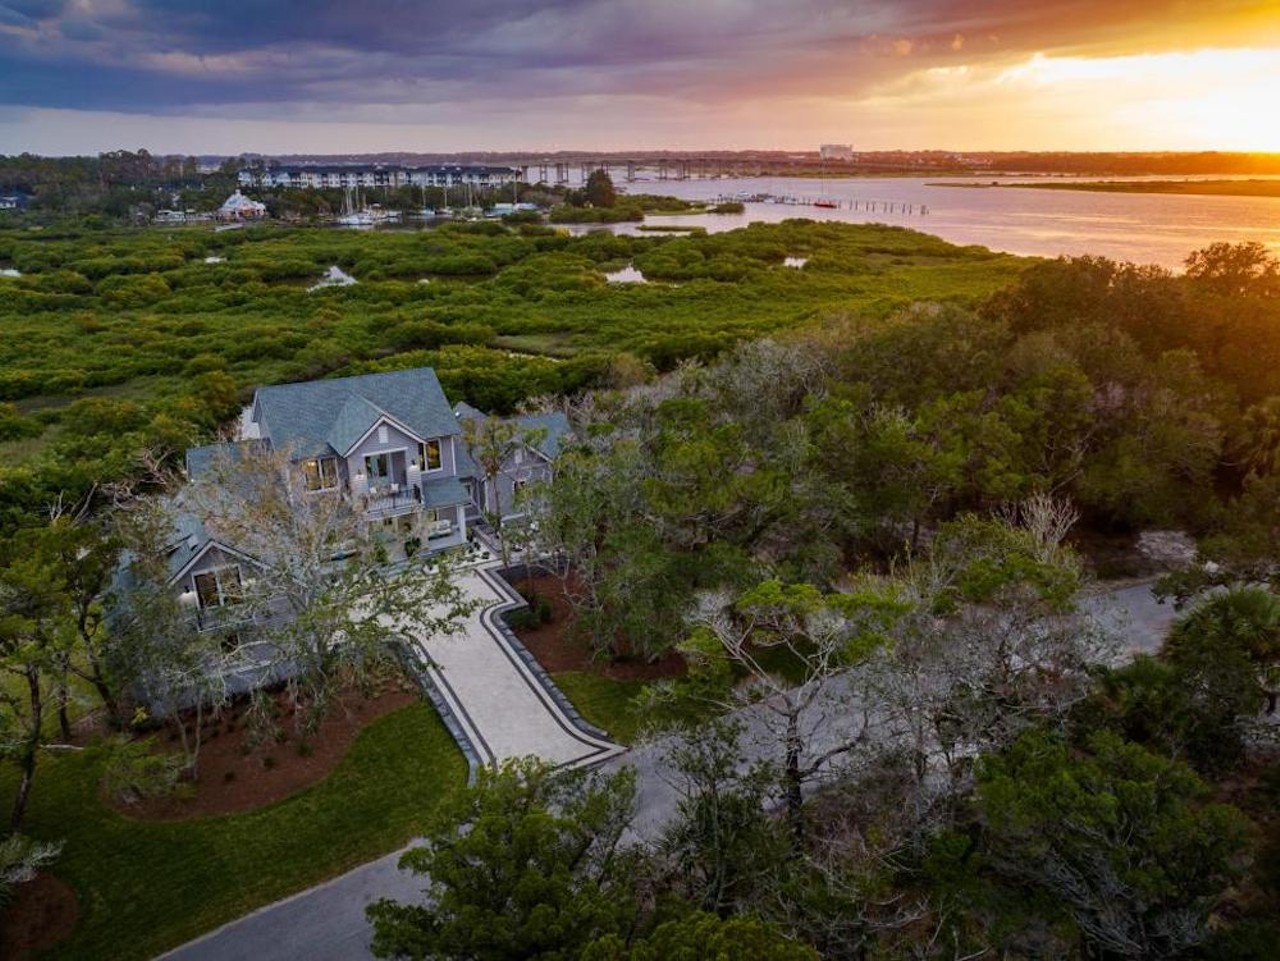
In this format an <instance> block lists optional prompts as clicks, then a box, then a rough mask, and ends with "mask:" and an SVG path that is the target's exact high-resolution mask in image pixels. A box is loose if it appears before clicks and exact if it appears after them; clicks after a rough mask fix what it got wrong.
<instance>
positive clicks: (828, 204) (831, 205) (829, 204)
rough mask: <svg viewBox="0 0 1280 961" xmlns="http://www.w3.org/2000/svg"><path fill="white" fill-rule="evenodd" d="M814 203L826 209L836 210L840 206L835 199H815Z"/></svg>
mask: <svg viewBox="0 0 1280 961" xmlns="http://www.w3.org/2000/svg"><path fill="white" fill-rule="evenodd" d="M813 205H814V206H815V207H823V208H825V209H826V210H835V209H836V207H837V206H838V205H837V204H836V202H835V201H834V200H815V201H814V202H813Z"/></svg>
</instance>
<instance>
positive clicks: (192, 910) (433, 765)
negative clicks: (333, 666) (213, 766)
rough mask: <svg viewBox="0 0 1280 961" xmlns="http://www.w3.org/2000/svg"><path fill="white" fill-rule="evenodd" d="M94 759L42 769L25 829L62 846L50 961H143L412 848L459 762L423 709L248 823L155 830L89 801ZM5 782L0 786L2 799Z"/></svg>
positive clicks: (49, 763) (372, 729)
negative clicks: (67, 912)
mask: <svg viewBox="0 0 1280 961" xmlns="http://www.w3.org/2000/svg"><path fill="white" fill-rule="evenodd" d="M100 767H101V765H100V761H99V759H98V758H97V756H96V755H95V754H94V752H92V751H87V752H85V753H83V754H78V755H74V756H61V757H56V758H42V759H41V767H40V770H39V773H38V775H37V779H36V784H35V790H34V794H33V799H32V807H31V813H30V817H29V820H28V824H27V831H28V833H30V834H31V835H33V836H35V837H38V838H42V839H46V838H47V839H53V838H62V839H64V840H65V841H66V847H65V850H64V853H63V856H62V858H61V859H60V860H59V861H58V864H57V866H56V872H57V874H58V875H59V876H61V877H62V878H63V879H65V880H66V881H68V882H69V883H70V884H71V885H72V886H73V887H74V888H75V889H76V894H77V895H78V896H79V898H80V910H81V920H80V923H79V925H78V926H77V928H76V932H75V936H74V937H73V938H72V940H71V941H69V942H65V943H63V944H62V945H59V946H58V947H56V948H54V949H53V951H52V956H53V957H57V958H60V959H62V958H65V959H69V961H72V959H77V958H82V959H93V961H109V959H135V958H138V959H141V958H151V957H154V956H155V955H156V954H157V953H159V952H161V951H164V950H166V949H168V948H172V947H175V946H176V945H178V944H181V943H182V942H184V941H187V940H189V939H191V938H193V937H195V936H196V935H198V934H201V933H202V932H204V931H208V930H210V929H211V928H214V927H216V926H218V925H219V924H222V923H224V922H226V921H229V920H231V919H233V918H235V917H238V916H240V915H242V914H244V913H245V912H247V911H249V910H251V909H253V908H256V907H259V906H261V905H263V904H267V903H269V902H271V901H273V900H276V899H278V898H280V897H283V896H285V895H287V894H290V893H291V892H294V891H298V890H300V889H302V888H305V887H308V886H310V885H312V884H315V883H317V882H319V881H322V880H324V879H326V878H329V877H332V876H334V875H336V874H339V873H341V872H342V871H344V870H347V869H349V868H352V867H354V866H356V865H358V864H361V863H363V862H365V861H368V860H371V859H373V858H375V857H377V856H379V855H382V854H386V853H388V852H390V851H393V850H395V849H396V848H397V847H399V846H400V845H402V844H404V843H405V842H407V841H408V840H409V839H410V838H412V837H414V836H415V835H416V834H417V833H418V832H419V831H420V830H421V829H422V826H423V824H424V821H425V820H426V819H427V818H428V817H429V816H430V815H431V813H432V811H433V810H434V809H435V807H436V805H437V804H439V802H440V801H441V799H442V798H443V797H445V796H446V795H448V794H449V793H451V792H453V791H456V790H458V789H460V788H461V787H462V786H463V785H464V784H465V783H466V763H465V761H464V760H463V758H462V755H461V753H460V752H459V751H458V749H457V747H456V746H455V745H454V743H453V741H452V740H451V739H450V737H449V735H448V733H447V732H446V731H445V729H444V726H443V725H442V724H441V723H440V720H439V718H438V717H437V716H436V714H435V713H434V712H433V711H432V710H431V708H430V707H428V706H427V705H424V704H415V705H413V706H411V707H407V708H404V709H402V710H399V711H396V712H394V713H392V714H389V715H387V716H386V717H383V718H380V719H379V720H377V721H375V722H373V723H372V724H370V725H369V727H368V728H366V729H365V730H364V731H363V732H362V733H361V735H360V737H359V739H358V740H357V741H356V743H355V745H354V747H352V749H351V751H350V753H349V754H348V755H347V757H346V758H345V759H344V760H343V762H342V763H341V765H340V766H339V767H338V769H337V770H336V771H335V772H334V773H333V774H332V775H331V776H330V777H329V778H328V779H327V780H325V781H323V782H321V783H320V784H318V785H316V786H315V787H313V788H310V789H308V790H306V791H304V792H302V793H300V794H297V795H295V796H294V797H291V798H289V799H288V800H285V801H282V802H280V803H278V804H275V805H271V806H268V807H264V808H261V809H259V810H257V811H252V812H249V813H247V814H240V815H231V816H227V817H217V818H206V819H200V820H191V821H182V822H172V823H155V822H145V821H138V820H134V819H131V818H127V817H123V816H121V815H119V814H117V813H116V812H115V811H113V810H111V809H110V808H108V807H106V806H105V805H104V804H103V803H102V802H101V800H100V795H99V790H98V785H99V780H100V775H101V770H100ZM12 788H13V778H12V776H11V773H10V772H9V771H6V772H5V774H4V777H3V779H0V796H5V797H8V796H11V794H12Z"/></svg>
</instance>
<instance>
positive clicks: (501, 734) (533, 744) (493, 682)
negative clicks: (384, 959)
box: [161, 564, 626, 961]
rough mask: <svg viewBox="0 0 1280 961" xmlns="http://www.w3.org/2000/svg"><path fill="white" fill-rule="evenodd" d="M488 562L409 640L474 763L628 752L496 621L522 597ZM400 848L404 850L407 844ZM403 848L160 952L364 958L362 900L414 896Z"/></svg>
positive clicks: (186, 956)
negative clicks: (454, 622)
mask: <svg viewBox="0 0 1280 961" xmlns="http://www.w3.org/2000/svg"><path fill="white" fill-rule="evenodd" d="M497 566H498V565H496V564H489V565H483V566H479V567H472V568H466V569H463V570H461V571H459V572H458V575H457V577H456V580H455V583H456V584H457V585H458V587H459V588H461V589H462V590H463V591H464V592H465V593H466V595H467V596H468V597H469V598H471V599H473V600H475V601H478V602H479V604H478V606H477V609H476V610H475V611H474V612H473V613H472V614H471V615H470V616H468V617H467V619H466V621H465V623H463V624H462V625H460V627H459V629H458V630H457V631H456V632H455V633H454V634H452V635H450V636H442V637H429V638H420V639H418V640H416V641H414V642H413V644H412V647H413V649H414V652H415V653H416V654H417V656H418V659H419V662H420V663H419V665H417V667H418V670H419V673H420V674H421V675H423V676H424V680H426V682H427V683H428V686H429V687H430V688H431V689H432V694H433V696H432V700H433V702H434V703H435V705H436V708H437V709H438V710H439V711H440V713H441V716H442V717H443V718H444V720H445V723H446V725H447V726H448V727H449V730H450V732H451V733H452V734H453V736H454V738H455V739H457V740H458V742H459V745H460V746H461V747H462V750H463V753H464V754H466V755H467V759H468V761H469V762H470V763H471V765H472V768H473V770H474V767H475V766H476V765H477V764H494V763H501V762H502V761H505V760H509V759H511V758H517V757H524V756H526V755H530V754H532V755H536V756H537V757H540V758H542V759H544V760H546V761H550V762H551V763H553V764H556V765H558V766H563V767H583V766H587V765H591V764H597V763H600V762H603V761H607V760H609V759H611V758H615V757H617V756H619V755H621V754H623V753H624V752H625V751H626V748H624V747H622V746H621V745H618V744H614V743H613V742H612V741H610V740H608V737H607V736H606V735H605V733H604V732H603V731H597V730H596V729H594V728H592V727H591V726H590V725H588V724H586V722H584V721H583V720H582V718H581V717H579V716H578V714H577V712H576V711H575V710H574V709H573V707H572V705H570V704H569V702H568V700H567V699H565V697H564V695H563V694H561V693H560V691H559V690H558V689H557V688H556V686H555V684H554V682H553V681H552V680H551V679H550V678H549V677H548V676H547V674H546V672H545V671H543V670H542V668H541V667H539V666H538V664H537V661H535V660H534V659H533V658H532V657H531V656H530V655H529V653H528V652H527V651H526V650H525V649H524V647H523V646H522V645H521V644H520V642H519V640H517V639H516V637H515V635H514V634H512V633H511V630H510V629H509V628H508V627H507V626H506V624H505V622H504V621H503V620H502V616H501V615H502V614H503V613H504V612H505V611H509V610H511V609H512V608H515V607H519V606H520V605H521V604H522V603H524V602H523V600H522V599H521V598H520V596H519V595H518V594H516V593H515V591H513V590H512V589H511V587H510V585H508V584H507V583H506V581H504V580H503V579H502V578H501V577H500V576H499V575H498V573H497ZM405 850H408V849H407V848H406V849H405ZM403 853H404V851H397V852H395V853H394V854H389V855H386V856H385V857H382V858H379V859H378V860H376V861H372V862H370V863H368V864H365V865H363V866H361V867H359V868H356V869H355V870H353V871H350V872H348V873H347V874H344V875H341V876H340V877H337V878H334V879H333V880H331V881H328V882H326V883H324V884H321V885H319V886H317V887H314V888H310V889H308V890H305V891H301V892H299V893H298V894H295V895H293V896H292V897H289V898H285V899H284V900H282V901H277V902H275V903H274V904H269V905H267V906H265V907H263V908H260V909H258V910H257V911H255V912H253V913H252V914H249V915H247V916H245V917H242V918H239V919H238V920H235V921H232V922H230V923H229V924H226V925H224V926H222V927H221V928H218V929H216V930H214V931H211V932H210V933H209V934H206V935H204V936H202V937H200V938H197V939H196V940H194V941H189V942H187V943H186V944H184V945H182V946H181V947H179V948H176V949H175V950H173V951H170V952H169V953H168V954H165V955H162V956H161V957H162V958H163V959H164V961H295V959H298V958H306V959H308V961H365V959H372V957H373V955H372V953H371V952H370V951H369V938H370V933H371V929H370V927H369V923H368V921H366V920H365V915H364V909H365V906H366V905H368V904H370V903H372V902H373V901H375V900H377V899H378V898H383V897H392V898H396V899H399V900H405V901H408V900H413V899H414V898H416V897H417V896H418V894H419V892H420V891H421V888H422V887H423V882H422V881H421V879H419V878H416V877H414V876H413V875H411V874H409V873H407V872H404V871H401V870H399V868H398V862H399V860H400V856H401V854H403Z"/></svg>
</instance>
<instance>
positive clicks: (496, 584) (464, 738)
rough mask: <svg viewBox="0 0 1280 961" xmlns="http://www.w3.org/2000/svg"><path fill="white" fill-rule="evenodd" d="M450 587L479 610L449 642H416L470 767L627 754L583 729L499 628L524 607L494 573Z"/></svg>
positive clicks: (574, 763)
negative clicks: (533, 759) (529, 758)
mask: <svg viewBox="0 0 1280 961" xmlns="http://www.w3.org/2000/svg"><path fill="white" fill-rule="evenodd" d="M455 583H456V584H457V585H458V587H459V588H460V589H461V590H462V591H463V592H464V593H465V594H466V595H467V597H468V598H470V599H472V600H474V601H478V602H479V606H478V608H477V609H476V610H475V611H474V612H473V613H472V614H471V615H470V616H469V617H468V618H467V619H466V622H465V623H464V624H463V625H462V626H461V627H460V628H459V630H458V631H457V632H456V633H454V634H453V635H450V636H433V637H429V638H424V639H420V640H418V641H415V642H414V644H413V648H414V650H415V651H416V653H417V654H418V655H419V657H420V658H421V660H422V663H423V673H424V674H425V675H426V680H427V681H428V682H429V683H430V684H431V685H432V686H433V687H434V688H435V689H436V693H437V694H438V695H439V699H437V700H436V706H437V708H438V709H440V710H441V713H442V714H443V715H444V716H445V721H446V723H447V724H448V725H449V728H450V731H451V732H452V733H453V735H454V737H455V738H457V739H458V741H459V743H460V744H461V746H462V749H463V752H464V753H465V754H467V757H468V760H470V761H471V762H472V764H473V765H474V764H495V763H501V762H503V761H506V760H510V759H512V758H518V757H526V756H528V755H533V756H536V757H539V758H542V759H543V760H545V761H550V762H551V763H552V764H555V765H558V766H565V767H582V766H585V765H590V764H596V763H599V762H601V761H604V760H606V759H608V758H610V757H613V756H614V755H617V754H621V753H622V752H623V751H624V750H625V748H623V747H621V746H620V745H617V744H614V743H613V742H612V741H610V740H608V738H607V736H606V735H605V734H604V732H603V731H598V730H596V729H594V728H592V727H590V725H588V724H586V723H585V722H584V721H583V720H582V718H581V717H580V716H579V715H578V713H577V711H575V710H574V708H573V707H572V705H570V704H569V702H568V700H566V699H565V697H564V695H563V694H561V693H560V691H559V690H558V689H557V688H556V686H555V683H554V682H553V681H552V680H551V678H550V677H548V676H547V674H546V672H545V671H543V670H542V668H541V667H539V666H538V663H537V661H535V660H534V659H533V658H532V657H530V656H529V654H528V652H527V651H526V650H525V649H524V647H523V645H521V644H520V642H519V641H518V640H517V639H516V637H515V635H514V634H512V633H511V630H510V629H509V628H508V627H507V625H506V623H505V622H504V621H503V620H502V614H503V613H504V612H506V611H509V610H511V609H513V608H515V607H519V606H520V605H521V604H523V603H524V601H523V599H522V598H521V597H520V596H519V595H518V594H516V593H515V592H514V591H513V590H512V589H511V587H510V585H508V584H507V582H506V581H504V580H503V579H502V578H501V577H500V576H499V575H498V573H497V566H496V565H487V566H480V567H473V568H467V569H464V570H462V571H461V572H459V574H458V576H457V578H456V581H455Z"/></svg>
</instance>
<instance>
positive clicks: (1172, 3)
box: [0, 0, 1275, 112]
mask: <svg viewBox="0 0 1280 961" xmlns="http://www.w3.org/2000/svg"><path fill="white" fill-rule="evenodd" d="M1205 8H1212V9H1209V10H1206V9H1205ZM1268 8H1269V9H1270V10H1271V11H1272V16H1271V19H1270V20H1269V21H1266V23H1263V20H1264V19H1265V15H1266V13H1267V10H1268ZM1274 9H1275V6H1274V4H1272V3H1264V2H1258V0H1240V2H1232V0H1226V2H1217V3H1210V4H1188V3H1185V2H1180V0H1128V2H1125V3H1117V2H1115V0H1041V2H1038V3H1027V2H1025V0H1018V2H1013V0H991V2H981V3H961V2H958V0H905V2H895V3H884V2H872V0H791V2H782V0H697V2H676V0H629V2H617V0H538V2H536V3H530V2H527V0H524V2H521V0H471V2H458V0H453V2H449V3H444V2H439V0H425V2H422V0H363V2H360V3H354V2H336V0H93V2H84V3H77V4H69V3H63V2H59V0H9V2H7V3H0V104H8V105H25V106H57V107H77V108H81V109H112V110H124V111H143V112H165V111H179V110H188V109H198V108H201V107H205V106H208V107H213V106H222V107H232V108H233V107H234V106H235V105H236V104H248V103H273V102H291V103H311V104H331V105H335V106H340V105H343V104H415V105H421V104H430V103H433V102H446V101H453V102H456V101H457V100H458V99H459V98H465V99H473V100H482V99H499V98H503V97H509V96H521V97H539V96H564V95H570V94H576V95H581V94H596V95H601V96H607V95H612V94H618V93H622V92H637V91H638V92H643V93H645V94H650V95H676V94H679V95H681V96H686V97H690V98H695V99H702V100H714V99H716V98H717V97H719V98H725V99H728V98H731V97H733V96H739V95H742V94H744V93H749V92H757V91H772V92H799V91H809V92H811V93H815V94H822V93H832V92H840V93H844V94H848V93H850V92H857V91H858V90H859V89H863V88H865V87H866V85H868V84H872V83H875V82H876V81H879V80H884V79H889V78H892V77H893V76H895V75H897V74H899V73H902V72H905V71H906V70H910V69H916V68H919V67H921V66H931V65H938V64H947V63H955V62H963V61H964V59H965V58H969V57H974V56H983V57H1005V58H1009V59H1012V58H1015V57H1017V56H1021V55H1025V54H1027V53H1029V52H1031V51H1034V50H1065V51H1079V52H1085V53H1087V52H1090V51H1098V52H1133V51H1135V50H1139V49H1145V48H1144V47H1143V44H1150V43H1151V42H1152V40H1151V38H1152V37H1155V36H1159V37H1161V40H1160V44H1161V49H1169V48H1171V47H1177V46H1183V47H1185V46H1188V45H1194V44H1197V43H1200V44H1207V43H1219V44H1244V43H1248V42H1250V41H1251V38H1256V37H1258V36H1259V33H1258V30H1259V29H1261V28H1260V27H1258V25H1257V23H1262V24H1263V27H1266V26H1267V24H1268V23H1269V25H1270V29H1272V30H1273V33H1272V36H1274V26H1275V24H1274V20H1275V17H1274ZM1251 14H1252V15H1254V16H1255V20H1256V21H1257V23H1254V25H1253V26H1252V28H1250V27H1248V26H1247V23H1248V22H1250V21H1249V17H1250V15H1251ZM1242 25H1245V26H1242ZM1251 30H1252V32H1251Z"/></svg>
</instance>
